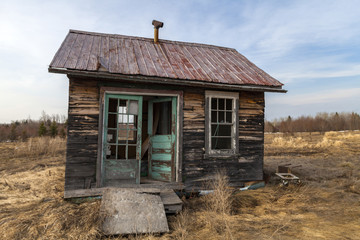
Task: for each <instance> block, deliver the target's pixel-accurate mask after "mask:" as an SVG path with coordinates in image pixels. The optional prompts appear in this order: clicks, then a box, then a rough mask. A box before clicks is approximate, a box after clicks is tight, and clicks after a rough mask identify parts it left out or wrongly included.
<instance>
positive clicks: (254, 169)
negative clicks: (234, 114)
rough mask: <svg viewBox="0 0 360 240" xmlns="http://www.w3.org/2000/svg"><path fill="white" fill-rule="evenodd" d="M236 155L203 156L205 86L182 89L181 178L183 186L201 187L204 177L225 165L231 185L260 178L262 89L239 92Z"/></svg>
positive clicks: (262, 115) (208, 176) (262, 133)
mask: <svg viewBox="0 0 360 240" xmlns="http://www.w3.org/2000/svg"><path fill="white" fill-rule="evenodd" d="M239 102H240V104H239V155H238V156H235V157H229V158H221V159H220V158H211V157H205V156H204V153H205V149H204V147H205V90H200V91H199V90H185V91H184V108H183V110H184V127H183V169H182V172H183V181H184V184H185V189H186V190H198V189H204V188H205V186H204V181H206V180H208V179H211V178H213V175H214V173H215V172H216V171H217V170H220V169H226V172H227V175H228V176H229V178H230V184H231V185H232V186H241V184H242V182H244V181H249V180H261V179H262V178H263V172H262V171H263V156H264V153H263V151H264V145H263V143H264V93H262V92H260V93H259V92H240V97H239Z"/></svg>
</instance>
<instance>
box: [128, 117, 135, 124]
mask: <svg viewBox="0 0 360 240" xmlns="http://www.w3.org/2000/svg"><path fill="white" fill-rule="evenodd" d="M135 117H136V116H135V115H129V116H128V120H129V123H131V124H132V123H134V122H135Z"/></svg>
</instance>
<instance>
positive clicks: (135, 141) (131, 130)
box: [102, 94, 142, 187]
mask: <svg viewBox="0 0 360 240" xmlns="http://www.w3.org/2000/svg"><path fill="white" fill-rule="evenodd" d="M141 126H142V96H132V95H119V94H106V95H105V115H104V135H103V165H102V176H103V177H102V180H103V186H114V187H116V186H121V185H122V184H129V183H130V184H131V183H137V184H139V183H140V169H141V166H140V164H141Z"/></svg>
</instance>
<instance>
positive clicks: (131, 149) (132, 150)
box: [128, 145, 136, 159]
mask: <svg viewBox="0 0 360 240" xmlns="http://www.w3.org/2000/svg"><path fill="white" fill-rule="evenodd" d="M128 159H136V145H135V146H134V145H132V146H128Z"/></svg>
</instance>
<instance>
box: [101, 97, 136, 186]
mask: <svg viewBox="0 0 360 240" xmlns="http://www.w3.org/2000/svg"><path fill="white" fill-rule="evenodd" d="M104 97H105V99H104V104H105V105H104V124H103V130H105V129H106V130H109V126H108V123H107V121H108V118H109V112H110V111H109V105H110V102H109V100H110V99H111V98H112V99H114V98H115V99H117V100H118V101H119V100H120V99H123V100H124V99H125V100H129V101H131V100H135V101H138V115H137V116H138V118H137V123H136V124H137V128H136V129H137V130H136V153H135V158H136V160H137V161H138V169H137V171H136V168H135V169H134V170H135V171H136V172H135V181H136V183H137V184H139V183H140V172H141V144H142V142H141V136H142V131H141V130H142V129H141V128H142V127H141V125H142V104H143V97H142V96H139V95H128V94H112V93H105V95H104ZM117 104H119V102H118V103H117ZM118 106H119V105H117V107H118ZM116 113H117V115H119V113H118V109H116ZM116 119H118V117H117V118H116ZM127 127H128V125H127ZM118 131H119V128H118V123H117V124H116V132H117V133H116V135H115V137H116V148H117V147H118V146H119V145H118V144H117V143H118V139H117V138H118V135H117V134H118ZM107 136H108V133H107V131H103V134H102V136H101V137H102V139H103V140H102V141H103V145H102V146H101V147H102V154H103V156H102V166H103V168H102V171H103V172H102V173H101V174H102V175H103V176H104V175H105V176H106V173H105V170H106V169H105V167H104V164H105V162H106V161H109V159H108V160H106V150H105V149H107V141H106V139H107ZM126 148H127V149H128V143H127V144H126ZM127 151H128V150H126V152H127ZM117 153H118V151H117V150H116V154H117ZM125 158H127V156H126V157H125ZM115 160H117V158H116V159H115ZM126 160H128V159H126ZM131 160H133V159H131ZM110 161H112V160H110ZM105 178H106V177H103V179H102V184H103V185H104V180H106V179H105Z"/></svg>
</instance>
